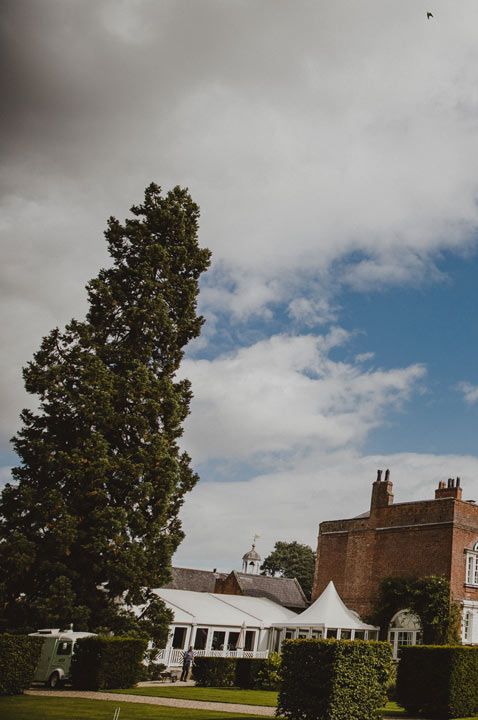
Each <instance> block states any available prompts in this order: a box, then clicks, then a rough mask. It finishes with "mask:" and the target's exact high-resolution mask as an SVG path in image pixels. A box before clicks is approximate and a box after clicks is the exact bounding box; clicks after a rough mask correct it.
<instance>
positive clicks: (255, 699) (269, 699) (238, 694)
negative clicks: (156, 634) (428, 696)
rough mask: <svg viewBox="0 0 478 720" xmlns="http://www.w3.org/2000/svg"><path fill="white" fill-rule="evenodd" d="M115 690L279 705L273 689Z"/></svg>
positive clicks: (395, 713)
mask: <svg viewBox="0 0 478 720" xmlns="http://www.w3.org/2000/svg"><path fill="white" fill-rule="evenodd" d="M113 692H117V693H125V694H126V695H147V696H148V697H168V698H181V699H183V700H203V701H204V702H222V703H241V704H242V705H267V706H269V707H276V705H277V692H274V691H273V690H240V689H239V688H203V687H191V686H189V687H186V686H184V685H183V686H180V687H174V686H171V685H157V686H155V687H139V688H133V689H131V690H114V691H113ZM384 713H386V714H387V715H388V716H389V717H404V716H405V713H404V710H403V708H401V707H400V706H399V705H397V704H396V703H387V707H386V708H385V710H384Z"/></svg>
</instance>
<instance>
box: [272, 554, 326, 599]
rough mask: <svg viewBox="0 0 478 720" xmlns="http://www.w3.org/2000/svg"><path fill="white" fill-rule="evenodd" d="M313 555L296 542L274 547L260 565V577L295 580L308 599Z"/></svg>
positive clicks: (312, 576) (312, 573) (313, 561)
mask: <svg viewBox="0 0 478 720" xmlns="http://www.w3.org/2000/svg"><path fill="white" fill-rule="evenodd" d="M314 570H315V553H314V551H313V550H312V548H311V547H309V546H308V545H302V544H301V543H298V542H296V541H294V542H282V541H281V540H279V541H278V542H276V544H275V545H274V550H273V551H272V552H271V553H270V555H268V556H267V557H266V559H265V560H264V562H263V563H262V565H261V571H262V575H281V576H283V577H287V578H297V580H298V581H299V583H300V586H301V588H302V590H303V591H304V593H305V594H306V596H307V597H308V598H310V594H311V592H312V583H313V581H314Z"/></svg>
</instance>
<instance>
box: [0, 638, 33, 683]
mask: <svg viewBox="0 0 478 720" xmlns="http://www.w3.org/2000/svg"><path fill="white" fill-rule="evenodd" d="M42 645H43V641H42V639H41V638H36V637H28V636H27V635H8V634H5V635H0V695H20V694H21V693H22V692H23V691H24V690H26V689H27V688H28V687H30V685H31V682H32V680H33V675H34V673H35V668H36V666H37V663H38V659H39V657H40V653H41V649H42Z"/></svg>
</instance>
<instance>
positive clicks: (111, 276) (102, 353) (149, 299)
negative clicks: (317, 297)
mask: <svg viewBox="0 0 478 720" xmlns="http://www.w3.org/2000/svg"><path fill="white" fill-rule="evenodd" d="M132 213H133V218H132V219H128V220H126V221H125V223H124V224H121V223H120V222H118V220H116V219H114V218H111V219H110V220H109V223H108V229H107V231H106V240H107V243H108V249H109V252H110V255H111V258H112V266H111V267H109V268H108V269H105V270H101V271H100V272H99V274H98V276H97V277H96V278H95V279H93V280H92V281H91V282H90V283H89V284H88V286H87V292H88V300H89V310H88V313H87V316H86V319H85V320H84V321H82V322H78V321H76V320H72V321H71V322H70V323H69V324H68V325H67V326H66V329H65V330H64V331H60V330H59V329H54V330H53V331H52V332H51V333H50V334H49V335H48V336H46V337H45V338H44V339H43V342H42V344H41V347H40V349H39V350H38V352H37V353H36V354H35V356H34V359H33V361H32V362H30V363H29V364H28V366H27V367H26V368H25V370H24V378H25V386H26V389H27V391H28V392H29V393H31V394H33V395H36V396H37V398H38V402H39V409H38V410H24V411H23V413H22V416H21V417H22V428H21V430H20V431H19V432H18V434H17V436H16V437H15V438H14V446H15V450H16V452H17V454H18V456H19V457H20V461H21V464H20V466H19V467H17V468H15V469H14V471H13V476H14V478H15V480H16V484H8V485H7V486H6V487H5V489H4V491H3V493H2V496H1V500H0V578H1V587H0V627H1V626H3V627H5V628H17V629H18V628H33V629H36V628H38V627H42V626H43V627H45V626H46V627H55V626H56V627H66V626H68V625H69V624H70V623H71V622H73V623H74V625H75V628H76V629H78V630H96V629H98V628H110V629H112V630H114V632H116V633H122V634H125V633H128V634H129V633H131V632H132V631H134V632H140V631H142V632H144V633H148V634H149V633H151V629H152V628H157V629H158V631H157V637H156V641H157V642H158V643H159V644H161V643H163V642H164V631H165V628H166V627H167V624H168V622H169V621H170V616H169V615H168V613H167V611H166V610H165V607H164V605H162V603H161V601H160V600H155V602H154V606H153V607H151V608H150V610H148V611H147V612H146V615H145V617H144V618H143V621H142V622H140V623H138V622H137V621H136V619H135V617H134V616H133V614H132V613H129V612H127V611H126V610H125V609H121V607H122V606H121V604H120V603H118V599H119V598H121V599H122V600H124V601H125V604H126V605H130V604H131V605H133V604H134V605H143V604H147V603H148V601H151V600H152V599H153V597H154V596H153V595H152V593H151V588H154V587H158V586H161V585H162V584H164V583H165V582H167V581H168V580H169V577H170V563H171V557H172V554H173V553H174V551H175V550H176V548H177V547H178V545H179V543H180V542H181V540H182V538H183V532H182V530H181V523H180V520H179V510H180V508H181V505H182V503H183V499H184V495H185V494H186V493H187V492H188V491H189V490H191V488H192V487H193V486H194V484H195V483H196V481H197V476H196V475H195V474H194V473H193V472H192V470H191V467H190V458H189V457H188V455H187V454H186V453H182V452H181V451H180V449H179V445H178V441H179V438H180V437H181V434H182V424H183V422H184V420H185V418H186V416H187V415H188V412H189V403H190V400H191V388H190V384H189V382H188V381H187V380H178V379H177V376H176V374H177V371H178V368H179V365H180V362H181V359H182V357H183V349H184V346H185V345H186V344H187V343H188V342H189V341H190V340H191V339H193V338H195V337H197V336H198V335H199V332H200V329H201V325H202V323H203V319H202V318H201V317H200V316H198V315H197V313H196V305H197V295H198V281H199V277H200V275H201V273H202V272H203V271H204V270H206V268H207V267H208V265H209V257H210V253H209V251H208V250H206V249H201V248H200V247H199V246H198V241H197V228H198V217H199V209H198V207H197V205H195V204H194V203H193V201H192V200H191V197H190V195H189V194H188V192H187V191H186V190H183V189H181V188H179V187H177V188H174V189H173V190H172V191H170V192H169V193H167V194H166V195H165V196H162V195H161V190H160V188H158V187H157V186H156V185H151V186H150V187H148V188H147V190H146V193H145V198H144V202H143V204H142V205H140V206H135V207H133V208H132ZM141 625H143V626H144V627H143V628H141V627H140V626H141Z"/></svg>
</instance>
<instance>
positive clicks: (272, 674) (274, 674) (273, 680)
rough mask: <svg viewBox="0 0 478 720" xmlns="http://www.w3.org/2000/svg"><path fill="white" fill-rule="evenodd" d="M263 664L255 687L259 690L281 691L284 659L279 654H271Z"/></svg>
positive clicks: (262, 661)
mask: <svg viewBox="0 0 478 720" xmlns="http://www.w3.org/2000/svg"><path fill="white" fill-rule="evenodd" d="M260 662H261V663H262V664H261V665H260V667H259V671H258V673H257V678H256V682H255V685H254V687H255V688H256V689H257V690H279V688H280V684H281V680H282V676H281V670H282V658H281V656H280V654H279V653H271V654H270V655H269V657H268V658H266V660H260Z"/></svg>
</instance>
